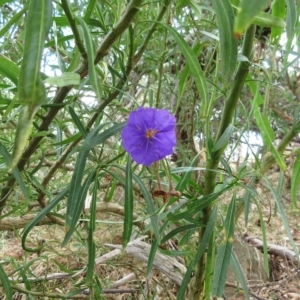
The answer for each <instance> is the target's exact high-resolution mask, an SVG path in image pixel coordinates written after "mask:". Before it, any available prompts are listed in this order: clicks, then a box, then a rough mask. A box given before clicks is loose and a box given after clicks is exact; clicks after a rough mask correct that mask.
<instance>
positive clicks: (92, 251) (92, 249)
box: [86, 174, 99, 285]
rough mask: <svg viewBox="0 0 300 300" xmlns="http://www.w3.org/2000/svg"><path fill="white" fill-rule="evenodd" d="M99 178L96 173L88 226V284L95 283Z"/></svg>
mask: <svg viewBox="0 0 300 300" xmlns="http://www.w3.org/2000/svg"><path fill="white" fill-rule="evenodd" d="M98 188H99V184H98V179H97V174H96V180H95V181H94V186H93V195H92V201H91V209H90V221H89V227H88V231H89V232H88V264H87V272H86V282H87V285H92V284H93V278H94V273H95V271H94V267H95V258H96V244H95V241H94V231H95V227H96V214H97V209H96V206H97V199H98Z"/></svg>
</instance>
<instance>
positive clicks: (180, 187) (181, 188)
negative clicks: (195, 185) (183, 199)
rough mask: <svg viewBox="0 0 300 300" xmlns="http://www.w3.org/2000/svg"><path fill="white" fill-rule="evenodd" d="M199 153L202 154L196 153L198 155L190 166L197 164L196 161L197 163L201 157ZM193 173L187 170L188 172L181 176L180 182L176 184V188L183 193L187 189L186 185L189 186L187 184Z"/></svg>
mask: <svg viewBox="0 0 300 300" xmlns="http://www.w3.org/2000/svg"><path fill="white" fill-rule="evenodd" d="M199 155H200V154H198V155H196V156H195V157H194V158H193V160H192V162H191V164H190V166H189V167H191V168H192V167H193V166H194V165H196V163H197V161H198V159H199ZM171 172H172V170H171ZM191 174H192V171H191V172H186V173H184V174H183V175H182V176H181V177H180V181H179V182H178V184H177V185H176V188H175V190H176V191H178V192H181V193H182V192H183V191H184V190H185V188H186V186H187V184H188V181H189V179H190V177H191Z"/></svg>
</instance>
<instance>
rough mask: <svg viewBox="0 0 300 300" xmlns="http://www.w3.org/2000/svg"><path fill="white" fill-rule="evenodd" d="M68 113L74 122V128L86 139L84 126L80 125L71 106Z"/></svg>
mask: <svg viewBox="0 0 300 300" xmlns="http://www.w3.org/2000/svg"><path fill="white" fill-rule="evenodd" d="M69 112H70V115H71V117H72V119H73V121H74V124H75V125H76V127H77V128H78V129H79V132H80V134H81V135H82V136H83V137H84V138H85V137H87V132H86V130H85V128H84V125H83V124H82V123H81V121H80V119H79V117H78V116H77V114H76V112H75V110H74V109H73V107H72V106H69Z"/></svg>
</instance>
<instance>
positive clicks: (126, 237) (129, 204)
mask: <svg viewBox="0 0 300 300" xmlns="http://www.w3.org/2000/svg"><path fill="white" fill-rule="evenodd" d="M125 175H126V181H125V207H124V212H125V214H124V226H123V248H125V247H126V246H127V244H128V242H129V241H130V237H131V233H132V226H133V199H134V198H133V188H132V169H131V158H130V156H129V155H128V156H127V165H126V172H125Z"/></svg>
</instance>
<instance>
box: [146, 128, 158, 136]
mask: <svg viewBox="0 0 300 300" xmlns="http://www.w3.org/2000/svg"><path fill="white" fill-rule="evenodd" d="M157 132H158V130H156V129H155V130H154V129H151V128H150V129H148V130H147V131H146V138H147V139H151V138H153V137H154V136H155V134H157Z"/></svg>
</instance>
